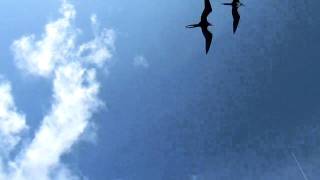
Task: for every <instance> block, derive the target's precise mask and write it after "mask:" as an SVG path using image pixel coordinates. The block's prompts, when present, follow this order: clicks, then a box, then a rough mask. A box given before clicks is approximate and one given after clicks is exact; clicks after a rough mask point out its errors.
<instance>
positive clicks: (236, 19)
mask: <svg viewBox="0 0 320 180" xmlns="http://www.w3.org/2000/svg"><path fill="white" fill-rule="evenodd" d="M232 16H233V33H236V31H237V28H238V25H239V22H240V14H239V12H238V7H232Z"/></svg>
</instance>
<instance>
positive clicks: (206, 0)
mask: <svg viewBox="0 0 320 180" xmlns="http://www.w3.org/2000/svg"><path fill="white" fill-rule="evenodd" d="M211 12H212V7H211V3H210V0H204V10H203V12H202V15H201V21H203V20H207V17H208V16H209V14H210V13H211Z"/></svg>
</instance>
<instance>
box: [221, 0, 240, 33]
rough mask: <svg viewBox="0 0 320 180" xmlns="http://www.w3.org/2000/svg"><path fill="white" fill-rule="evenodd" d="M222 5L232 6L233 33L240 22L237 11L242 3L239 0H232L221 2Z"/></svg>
mask: <svg viewBox="0 0 320 180" xmlns="http://www.w3.org/2000/svg"><path fill="white" fill-rule="evenodd" d="M223 5H228V6H232V16H233V34H235V33H236V31H237V28H238V25H239V22H240V14H239V12H238V8H239V7H240V6H244V5H243V4H242V3H241V2H240V0H233V1H232V3H223Z"/></svg>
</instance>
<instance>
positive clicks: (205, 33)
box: [186, 0, 212, 53]
mask: <svg viewBox="0 0 320 180" xmlns="http://www.w3.org/2000/svg"><path fill="white" fill-rule="evenodd" d="M204 5H205V7H204V10H203V12H202V15H201V21H200V22H199V23H198V24H191V25H188V26H186V28H196V27H200V28H201V30H202V34H203V36H204V37H205V39H206V53H208V52H209V49H210V46H211V42H212V33H211V32H210V31H209V30H208V27H209V26H211V24H210V23H209V22H208V19H207V18H208V16H209V14H210V13H211V12H212V7H211V4H210V0H204Z"/></svg>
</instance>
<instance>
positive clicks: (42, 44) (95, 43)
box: [0, 1, 114, 180]
mask: <svg viewBox="0 0 320 180" xmlns="http://www.w3.org/2000/svg"><path fill="white" fill-rule="evenodd" d="M60 13H61V15H62V17H61V18H59V19H57V20H56V21H53V22H50V23H48V24H47V25H46V26H45V32H44V33H43V34H42V36H41V37H40V38H39V39H37V38H36V36H35V35H28V36H24V37H21V38H20V39H18V40H16V41H14V42H13V44H12V50H13V53H14V57H15V62H16V64H17V67H18V68H19V69H21V70H22V71H24V72H27V73H29V74H31V75H33V76H40V77H45V78H47V79H52V80H53V95H52V99H53V102H52V106H51V110H50V112H48V114H47V115H46V116H45V117H44V118H43V120H42V123H41V125H40V127H39V129H38V130H37V131H36V134H35V136H34V138H33V139H32V141H31V142H30V143H29V144H27V145H26V146H23V148H21V149H20V150H19V151H18V152H19V153H18V155H17V156H16V157H15V158H14V159H11V160H8V161H6V160H4V159H0V160H1V161H0V179H12V180H51V179H58V180H67V179H68V180H69V179H79V177H77V176H76V175H73V174H72V172H70V170H68V169H67V168H66V166H65V165H64V164H63V163H62V162H61V159H60V158H61V156H62V155H63V154H65V153H67V152H69V151H70V150H71V147H72V145H74V144H75V143H76V142H77V141H78V140H79V139H80V136H81V135H82V134H83V133H84V131H85V129H86V128H87V127H88V125H89V124H90V121H89V120H90V118H91V116H92V114H93V113H94V112H95V111H96V110H97V108H98V107H99V106H100V105H101V104H102V102H101V101H100V100H99V98H98V93H99V83H98V82H97V80H96V68H97V67H103V66H104V65H105V64H106V63H107V61H108V60H110V59H111V57H112V51H113V49H114V32H113V31H112V30H107V29H103V30H102V31H101V32H100V33H99V32H97V31H96V32H95V33H94V34H95V37H94V39H93V40H90V41H89V42H87V43H84V44H80V45H77V42H76V40H77V36H78V35H79V34H80V33H79V32H80V30H79V29H77V28H75V27H74V25H73V24H74V22H73V21H74V19H75V17H76V11H75V9H74V7H73V6H72V5H71V4H70V3H68V2H66V1H63V3H62V6H61V9H60ZM91 23H92V25H93V26H94V27H97V26H98V21H97V17H96V16H95V15H93V16H92V17H91ZM96 29H98V28H96ZM89 65H90V66H89ZM89 67H90V68H89ZM10 91H11V90H10V84H9V83H3V84H0V96H1V97H4V98H1V100H0V120H1V121H0V137H1V141H0V147H1V151H11V150H12V148H14V147H15V146H16V145H17V143H18V142H19V140H20V138H21V137H20V136H19V135H20V133H21V132H22V131H23V130H24V129H26V128H27V125H26V120H25V116H24V115H23V114H20V113H19V112H17V109H16V107H15V105H14V101H13V98H12V95H11V92H10ZM4 147H7V148H4Z"/></svg>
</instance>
